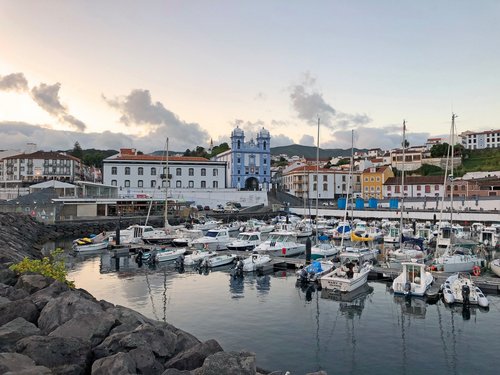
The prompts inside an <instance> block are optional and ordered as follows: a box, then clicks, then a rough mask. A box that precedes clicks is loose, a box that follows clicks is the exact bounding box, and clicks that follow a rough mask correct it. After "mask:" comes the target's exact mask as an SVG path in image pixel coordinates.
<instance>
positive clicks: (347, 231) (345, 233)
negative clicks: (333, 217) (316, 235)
mask: <svg viewBox="0 0 500 375" xmlns="http://www.w3.org/2000/svg"><path fill="white" fill-rule="evenodd" d="M325 233H328V234H330V235H331V237H332V238H333V239H342V238H343V239H345V240H348V239H349V238H351V225H350V224H349V222H348V221H341V222H339V223H338V224H337V226H336V227H335V228H334V229H332V230H327V231H326V232H325Z"/></svg>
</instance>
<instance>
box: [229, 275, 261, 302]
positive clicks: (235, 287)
mask: <svg viewBox="0 0 500 375" xmlns="http://www.w3.org/2000/svg"><path fill="white" fill-rule="evenodd" d="M245 286H247V287H249V288H253V287H255V289H256V290H257V294H258V295H266V294H269V291H270V290H271V276H270V275H258V274H255V273H249V274H245V275H244V276H241V277H234V276H233V275H232V274H230V275H229V292H230V293H231V298H243V297H244V292H245Z"/></svg>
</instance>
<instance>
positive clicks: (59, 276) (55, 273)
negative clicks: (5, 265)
mask: <svg viewBox="0 0 500 375" xmlns="http://www.w3.org/2000/svg"><path fill="white" fill-rule="evenodd" d="M63 253H64V250H63V249H61V248H57V249H55V250H54V251H51V252H50V257H43V258H42V259H30V258H24V259H23V260H22V261H20V262H19V263H17V264H14V265H12V266H10V267H9V268H10V269H11V270H12V271H14V272H17V273H19V274H23V273H28V272H33V273H37V274H40V275H42V276H48V277H51V278H53V279H55V280H58V281H61V282H63V283H66V284H67V285H69V286H70V287H72V288H74V287H75V283H74V282H73V281H70V280H68V279H67V278H66V277H67V276H68V271H67V270H66V266H65V264H64V259H63Z"/></svg>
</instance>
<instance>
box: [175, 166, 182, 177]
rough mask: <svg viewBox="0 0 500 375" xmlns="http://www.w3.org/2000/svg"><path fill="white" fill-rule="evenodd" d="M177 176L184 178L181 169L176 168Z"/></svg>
mask: <svg viewBox="0 0 500 375" xmlns="http://www.w3.org/2000/svg"><path fill="white" fill-rule="evenodd" d="M175 175H176V176H182V171H181V169H180V168H176V169H175Z"/></svg>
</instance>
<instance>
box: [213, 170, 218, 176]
mask: <svg viewBox="0 0 500 375" xmlns="http://www.w3.org/2000/svg"><path fill="white" fill-rule="evenodd" d="M213 174H214V177H217V176H218V175H219V171H218V170H217V169H216V168H214V170H213Z"/></svg>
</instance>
